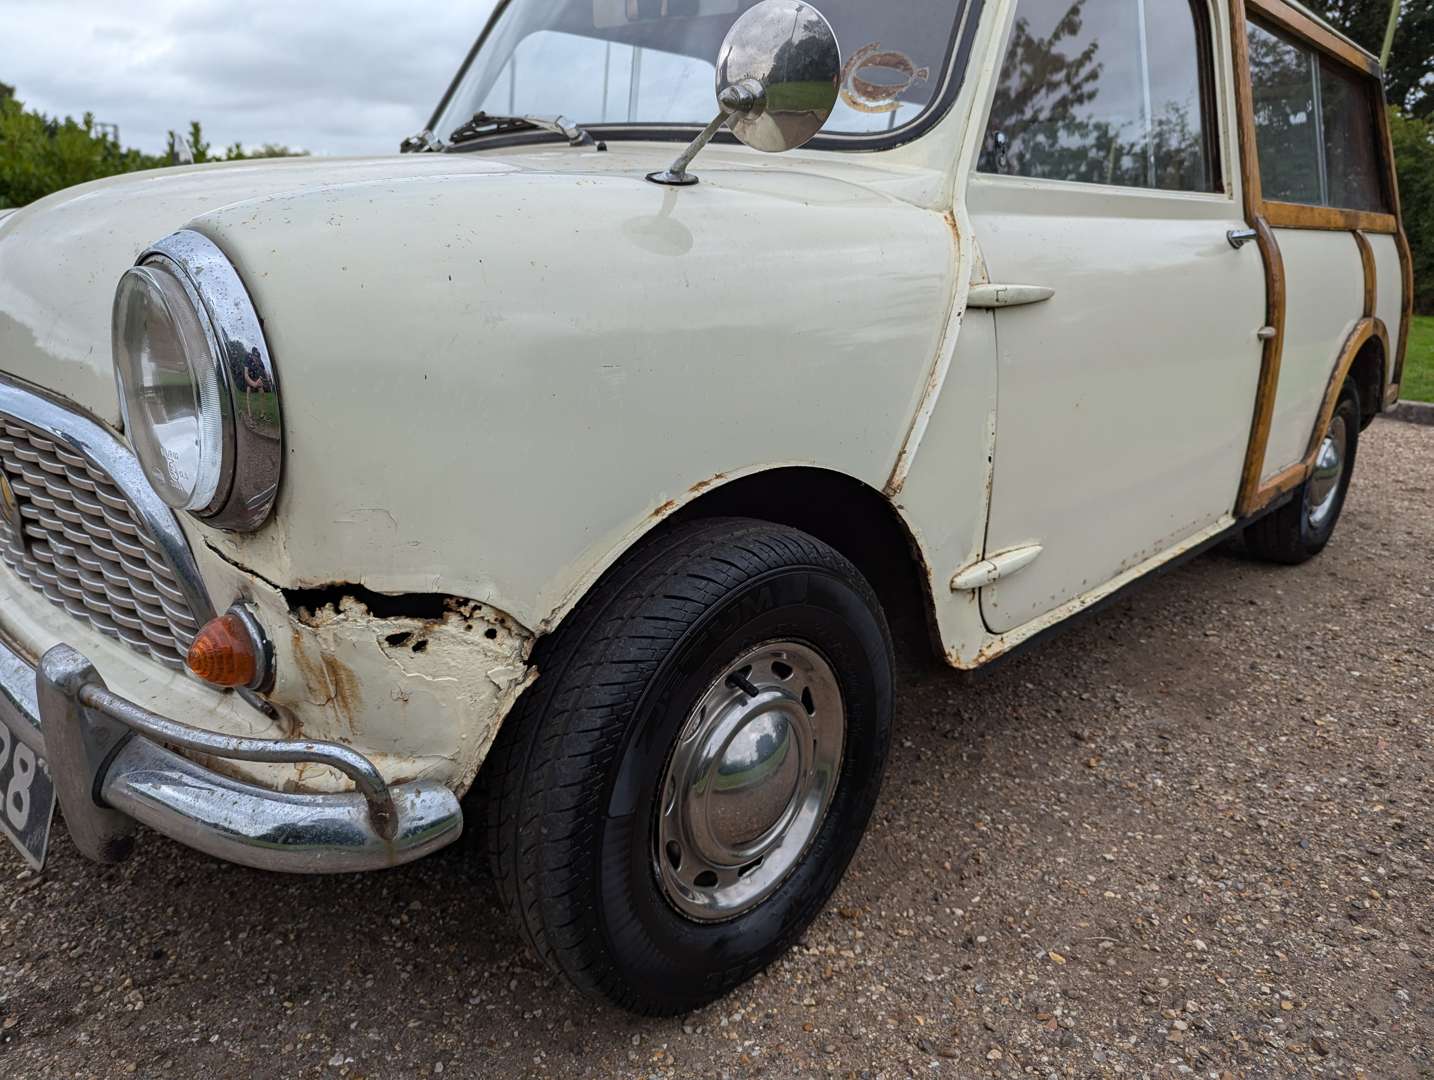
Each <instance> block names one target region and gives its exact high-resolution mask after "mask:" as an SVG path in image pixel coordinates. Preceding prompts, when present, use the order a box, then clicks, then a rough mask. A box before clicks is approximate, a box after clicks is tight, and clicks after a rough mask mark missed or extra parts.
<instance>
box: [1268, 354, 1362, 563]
mask: <svg viewBox="0 0 1434 1080" xmlns="http://www.w3.org/2000/svg"><path fill="white" fill-rule="evenodd" d="M1359 427H1360V406H1359V391H1358V390H1357V389H1356V388H1355V385H1354V382H1353V381H1352V380H1348V379H1346V380H1345V383H1344V387H1343V389H1342V390H1341V392H1340V397H1339V402H1338V404H1337V405H1336V406H1335V410H1334V415H1333V416H1331V417H1330V422H1329V427H1328V428H1326V429H1325V432H1324V434H1323V435H1322V436H1321V438H1320V445H1319V450H1318V451H1317V452H1316V454H1315V466H1314V471H1313V472H1312V473H1311V474H1310V477H1309V479H1308V480H1306V481H1305V482H1304V484H1303V485H1302V486H1301V487H1300V488H1299V490H1297V491H1296V492H1295V495H1294V498H1292V499H1291V500H1290V501H1289V502H1288V503H1286V504H1285V505H1284V506H1282V507H1280V509H1278V510H1276V511H1275V512H1274V513H1273V514H1267V515H1266V516H1265V517H1263V518H1261V519H1260V520H1259V521H1257V522H1255V523H1254V524H1253V525H1251V526H1250V527H1249V528H1248V529H1246V530H1245V544H1246V546H1247V547H1248V548H1249V550H1250V552H1251V553H1252V554H1254V555H1256V556H1257V557H1259V558H1262V559H1267V560H1269V561H1271V562H1279V563H1286V564H1289V565H1297V564H1299V563H1302V562H1305V561H1307V560H1309V559H1312V558H1314V557H1315V556H1316V555H1318V554H1319V553H1320V552H1321V551H1323V550H1324V547H1325V545H1326V544H1328V543H1329V541H1330V537H1331V536H1333V535H1334V529H1335V526H1336V525H1337V524H1338V523H1339V517H1340V514H1341V513H1342V512H1343V510H1344V500H1345V496H1346V494H1347V493H1348V491H1349V482H1350V479H1351V478H1352V476H1353V475H1354V460H1355V454H1356V452H1357V451H1358V449H1359Z"/></svg>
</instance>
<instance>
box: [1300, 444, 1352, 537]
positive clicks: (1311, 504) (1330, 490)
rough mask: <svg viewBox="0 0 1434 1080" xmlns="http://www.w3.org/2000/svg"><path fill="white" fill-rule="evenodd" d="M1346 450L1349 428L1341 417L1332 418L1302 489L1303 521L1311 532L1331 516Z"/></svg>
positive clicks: (1342, 473)
mask: <svg viewBox="0 0 1434 1080" xmlns="http://www.w3.org/2000/svg"><path fill="white" fill-rule="evenodd" d="M1348 450H1349V428H1348V426H1347V425H1346V424H1345V419H1344V417H1343V416H1336V417H1335V418H1334V420H1333V421H1332V422H1331V423H1330V425H1329V431H1327V432H1326V433H1325V437H1324V439H1323V441H1322V442H1321V443H1320V445H1319V453H1318V454H1316V455H1315V467H1314V472H1313V473H1311V474H1310V480H1309V485H1308V486H1307V487H1306V488H1305V517H1306V518H1307V519H1308V521H1309V523H1310V526H1311V527H1312V528H1314V529H1319V528H1320V527H1321V526H1323V525H1324V523H1325V522H1326V521H1328V520H1329V516H1330V514H1332V513H1334V504H1335V501H1336V500H1337V499H1338V498H1339V482H1340V480H1341V479H1342V478H1343V477H1344V462H1345V455H1346V454H1347V453H1348Z"/></svg>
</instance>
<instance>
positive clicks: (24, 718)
mask: <svg viewBox="0 0 1434 1080" xmlns="http://www.w3.org/2000/svg"><path fill="white" fill-rule="evenodd" d="M0 712H3V714H4V719H5V720H6V721H8V722H9V723H8V726H9V728H10V729H11V730H12V731H13V732H15V734H16V736H17V737H18V738H19V739H20V741H21V742H23V743H24V744H25V745H26V746H28V747H29V748H30V749H31V750H33V751H34V752H35V754H36V755H37V756H39V757H43V758H44V759H46V761H47V762H48V764H49V768H50V773H51V777H52V778H53V780H54V784H55V790H56V794H57V796H58V799H59V804H60V809H61V810H62V811H63V812H64V816H65V824H66V826H67V827H68V830H69V834H70V837H71V839H72V840H73V841H74V843H75V846H76V847H77V848H79V849H80V852H81V853H82V854H84V855H86V856H87V857H89V858H91V859H94V860H96V861H98V862H103V863H114V862H119V861H121V860H123V859H124V858H125V857H126V856H128V854H129V852H130V849H131V847H132V846H133V839H134V832H135V828H136V823H143V824H145V825H148V826H149V827H150V828H151V829H154V830H155V831H156V832H160V833H163V834H164V835H165V836H168V837H171V838H172V839H174V840H178V841H179V842H180V843H182V844H187V845H188V846H190V847H193V848H197V849H199V850H200V851H204V852H207V853H208V854H210V855H214V856H216V857H217V858H220V859H225V860H227V861H229V862H234V863H241V864H243V865H245V866H252V867H257V868H258V869H261V870H279V871H285V872H289V873H301V874H322V873H349V872H354V871H362V870H378V869H382V868H385V867H390V866H399V865H401V864H403V863H407V862H412V861H413V860H415V859H419V858H422V857H423V856H425V855H427V854H429V853H431V852H433V851H436V850H437V849H439V848H441V847H444V846H445V845H447V844H450V843H452V842H453V841H454V840H456V839H458V836H459V834H460V833H461V832H462V831H463V815H462V811H461V809H460V808H459V805H458V799H457V797H456V796H455V795H454V794H453V792H452V791H450V790H449V789H448V788H447V787H445V786H444V785H442V784H439V783H435V782H432V781H416V782H412V783H407V784H392V785H391V784H389V783H387V782H386V781H385V780H384V779H383V777H382V776H381V775H380V774H379V772H378V770H377V769H376V768H375V767H374V765H373V764H372V763H371V762H370V761H369V760H368V759H367V758H365V757H364V756H363V755H361V754H359V753H356V752H355V751H354V750H351V749H350V748H349V747H346V746H343V745H340V744H338V743H321V742H300V741H282V740H269V739H243V738H234V737H231V736H225V735H218V734H215V733H214V732H209V731H204V730H201V729H199V728H195V727H190V726H188V725H186V724H180V723H176V722H175V721H173V720H168V719H165V718H164V717H162V716H159V715H157V714H155V713H152V712H150V711H149V710H147V709H143V708H141V707H140V706H138V705H135V704H133V703H132V702H129V701H126V700H125V699H124V698H121V697H119V696H118V695H116V694H113V693H111V692H110V691H109V690H108V689H107V688H106V687H105V684H104V681H103V680H102V679H101V678H100V677H99V674H98V673H97V672H96V671H95V669H94V666H93V665H92V664H90V662H89V661H88V660H86V659H85V658H84V657H83V656H81V655H80V654H79V653H78V652H76V651H75V650H74V649H72V648H70V647H69V646H68V645H56V646H55V647H54V648H52V649H50V651H49V652H47V653H45V655H44V656H43V657H42V658H41V659H40V664H39V667H38V668H36V667H34V666H32V665H31V664H30V663H29V662H28V661H27V660H26V659H25V658H24V657H22V656H20V655H19V654H18V653H16V652H15V651H13V650H12V649H10V648H9V647H7V646H6V645H5V644H4V642H3V641H0ZM171 748H178V749H182V750H187V751H189V752H191V753H195V754H200V755H204V756H207V757H209V758H217V759H229V760H235V761H267V762H292V763H297V762H307V763H313V764H318V765H324V766H328V767H329V768H332V769H337V770H338V771H339V772H341V773H343V774H345V775H346V776H348V777H349V778H350V779H351V780H352V781H353V783H354V787H355V791H354V792H352V793H345V794H338V795H296V794H288V793H283V792H277V791H270V790H268V789H266V788H261V787H256V786H255V785H252V784H246V783H242V782H240V781H237V780H233V779H231V778H229V777H227V776H223V775H221V774H220V773H217V772H214V771H213V770H210V769H206V768H204V767H202V766H201V765H199V764H197V763H196V762H195V761H193V760H191V759H189V758H187V757H182V756H181V755H179V754H177V753H175V752H174V750H173V749H171Z"/></svg>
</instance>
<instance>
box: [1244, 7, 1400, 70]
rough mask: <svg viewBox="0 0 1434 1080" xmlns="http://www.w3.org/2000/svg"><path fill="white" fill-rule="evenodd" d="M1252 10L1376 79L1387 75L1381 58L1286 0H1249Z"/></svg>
mask: <svg viewBox="0 0 1434 1080" xmlns="http://www.w3.org/2000/svg"><path fill="white" fill-rule="evenodd" d="M1246 2H1247V3H1248V5H1249V7H1250V10H1251V11H1255V12H1258V13H1259V14H1260V15H1262V16H1263V17H1265V18H1267V19H1270V20H1271V21H1272V22H1276V23H1278V24H1279V25H1280V26H1281V27H1283V28H1284V29H1285V30H1288V31H1289V32H1290V33H1292V34H1294V35H1295V36H1296V37H1299V38H1303V39H1304V40H1305V41H1307V42H1309V43H1310V44H1311V45H1313V46H1314V47H1315V48H1317V49H1319V50H1320V51H1321V52H1326V53H1328V54H1329V55H1330V56H1333V57H1335V58H1336V59H1339V60H1343V61H1344V62H1345V63H1346V64H1348V65H1349V66H1350V67H1353V68H1358V69H1359V70H1360V71H1362V72H1364V73H1365V74H1366V75H1373V76H1374V77H1375V78H1376V79H1381V78H1383V76H1384V73H1383V71H1382V70H1381V69H1380V67H1379V61H1378V60H1377V59H1375V58H1374V57H1373V56H1370V55H1369V54H1368V53H1367V52H1365V51H1364V50H1363V49H1361V48H1360V47H1359V46H1358V45H1355V44H1354V43H1353V42H1351V41H1346V40H1345V39H1344V38H1343V37H1341V36H1340V35H1339V34H1336V33H1335V32H1334V31H1333V30H1330V29H1329V28H1328V27H1326V26H1324V25H1322V24H1320V23H1318V22H1316V21H1315V20H1314V19H1312V18H1310V17H1309V16H1308V15H1306V14H1305V13H1304V12H1302V11H1300V10H1298V9H1297V8H1294V7H1291V6H1290V5H1289V4H1287V3H1285V2H1284V0H1246Z"/></svg>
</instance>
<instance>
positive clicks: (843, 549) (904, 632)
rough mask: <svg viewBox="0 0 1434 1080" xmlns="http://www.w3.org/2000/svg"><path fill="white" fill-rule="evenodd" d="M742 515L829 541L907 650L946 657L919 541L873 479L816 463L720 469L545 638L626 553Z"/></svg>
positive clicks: (666, 507) (631, 541)
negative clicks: (666, 535) (688, 526)
mask: <svg viewBox="0 0 1434 1080" xmlns="http://www.w3.org/2000/svg"><path fill="white" fill-rule="evenodd" d="M713 517H743V518H752V519H755V520H758V521H766V522H770V523H771V524H774V525H785V526H787V527H789V528H793V529H800V530H801V531H802V532H805V533H808V534H810V535H811V536H814V537H816V538H817V539H818V540H821V541H822V542H823V543H825V544H828V545H830V546H831V547H832V548H834V549H836V550H837V551H838V552H840V553H841V554H842V555H843V556H845V557H846V558H848V559H850V560H851V562H852V563H853V564H854V565H855V566H856V568H857V569H858V570H860V571H861V573H862V574H863V576H865V577H866V579H867V581H868V582H869V583H870V584H871V586H872V589H873V590H874V591H875V592H876V595H877V599H878V600H880V602H881V605H882V609H883V611H884V612H885V614H886V617H887V621H888V623H889V624H890V626H891V630H892V636H893V638H894V639H895V641H896V644H897V648H898V651H899V652H900V653H901V654H902V655H903V656H921V655H922V654H924V655H925V656H929V657H931V658H932V659H933V660H935V659H940V658H942V657H943V656H944V648H943V647H942V645H941V643H940V641H941V639H940V635H939V631H938V629H937V623H936V610H935V606H934V601H933V595H932V576H931V572H930V569H929V564H928V562H927V560H926V558H925V555H924V553H923V551H922V548H921V544H920V541H919V539H918V537H917V536H916V535H915V533H914V532H913V531H912V530H911V528H910V527H909V526H908V524H907V522H906V521H905V520H904V519H903V518H902V516H901V514H900V512H899V511H898V510H897V508H896V507H895V505H893V504H892V502H891V501H890V500H889V499H888V498H887V497H886V496H885V495H883V494H882V493H881V492H879V491H877V490H876V489H875V488H874V487H872V486H871V485H869V484H867V483H865V482H863V481H861V480H859V479H857V478H855V477H853V476H849V475H847V474H845V473H842V472H838V471H835V470H832V469H824V468H820V467H815V466H776V467H772V468H767V469H762V470H760V471H757V472H752V473H746V474H739V475H731V476H728V475H719V476H717V477H714V478H712V479H710V480H708V481H705V482H703V483H699V484H696V485H694V486H693V487H692V488H690V489H689V490H688V492H687V493H686V496H685V498H683V499H682V500H673V501H669V502H667V503H664V504H663V505H662V506H660V507H658V508H657V509H656V510H654V511H653V512H652V514H651V515H650V516H649V518H648V519H647V521H645V522H644V523H643V525H642V526H641V527H640V528H639V529H637V530H636V531H634V532H633V533H632V534H630V535H629V536H628V538H627V539H626V541H625V542H624V544H623V545H622V548H621V550H618V551H615V552H613V553H612V555H611V558H610V559H609V560H607V561H606V562H605V563H604V568H603V570H602V572H601V573H599V574H597V575H595V576H594V577H593V578H592V579H590V580H589V581H588V582H586V583H585V584H584V586H583V587H582V589H581V590H579V591H578V592H577V593H576V594H575V595H573V596H572V597H571V598H570V600H569V602H568V603H566V604H565V605H564V606H563V608H562V609H561V610H560V611H558V612H555V613H554V614H553V615H552V616H550V618H549V619H548V620H547V623H546V625H545V626H544V627H543V633H544V635H545V636H546V635H547V634H549V633H551V631H552V630H553V629H555V628H556V627H557V625H558V624H559V623H560V622H561V621H562V620H564V619H566V618H567V617H568V615H569V614H570V613H571V612H572V611H573V610H574V609H575V608H576V607H577V606H578V605H579V604H580V603H581V602H582V600H583V598H584V597H586V596H588V595H590V594H591V593H592V592H593V590H595V589H596V588H597V587H598V586H599V585H600V584H601V583H602V582H603V581H604V580H605V579H606V578H607V576H608V574H609V573H610V572H611V570H612V568H613V567H614V566H615V565H616V564H617V563H618V561H619V560H620V559H621V557H622V555H623V554H624V552H626V551H629V550H631V549H632V548H633V547H634V546H635V545H637V544H639V543H646V542H648V541H649V540H650V539H652V538H655V537H658V536H660V535H661V534H662V533H663V532H664V531H667V530H670V529H673V528H676V527H677V526H679V525H682V524H684V523H686V522H690V521H696V520H700V519H703V518H713Z"/></svg>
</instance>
